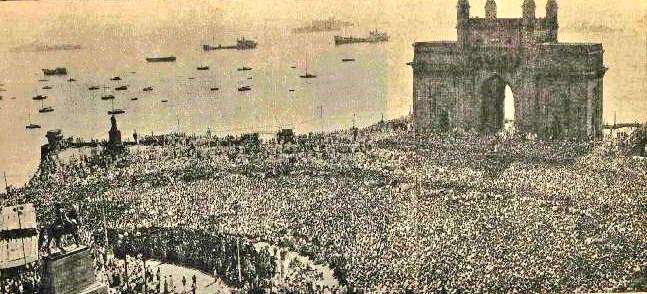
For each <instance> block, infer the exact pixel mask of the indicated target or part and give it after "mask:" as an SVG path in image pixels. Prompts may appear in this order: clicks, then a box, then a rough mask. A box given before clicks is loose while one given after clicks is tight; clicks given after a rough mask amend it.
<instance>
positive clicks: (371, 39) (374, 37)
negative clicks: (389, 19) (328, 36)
mask: <svg viewBox="0 0 647 294" xmlns="http://www.w3.org/2000/svg"><path fill="white" fill-rule="evenodd" d="M388 41H389V35H388V34H387V33H384V32H380V31H378V30H375V31H371V32H369V33H368V37H366V38H356V37H353V36H350V37H342V36H335V45H344V44H352V43H378V42H388Z"/></svg>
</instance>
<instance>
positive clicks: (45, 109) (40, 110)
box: [38, 106, 54, 113]
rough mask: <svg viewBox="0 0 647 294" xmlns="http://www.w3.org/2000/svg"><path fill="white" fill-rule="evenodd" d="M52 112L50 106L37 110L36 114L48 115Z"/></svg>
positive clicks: (52, 109)
mask: <svg viewBox="0 0 647 294" xmlns="http://www.w3.org/2000/svg"><path fill="white" fill-rule="evenodd" d="M52 111H54V108H52V107H51V106H47V107H43V108H41V109H39V110H38V112H40V113H48V112H52Z"/></svg>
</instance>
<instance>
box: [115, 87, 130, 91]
mask: <svg viewBox="0 0 647 294" xmlns="http://www.w3.org/2000/svg"><path fill="white" fill-rule="evenodd" d="M115 90H117V91H126V90H128V86H121V87H117V88H115Z"/></svg>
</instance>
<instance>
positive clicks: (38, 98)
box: [31, 95, 47, 100]
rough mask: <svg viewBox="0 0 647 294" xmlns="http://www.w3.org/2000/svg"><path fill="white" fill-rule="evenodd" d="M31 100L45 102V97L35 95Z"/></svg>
mask: <svg viewBox="0 0 647 294" xmlns="http://www.w3.org/2000/svg"><path fill="white" fill-rule="evenodd" d="M31 99H33V100H45V99H47V96H45V95H36V96H34V97H33V98H31Z"/></svg>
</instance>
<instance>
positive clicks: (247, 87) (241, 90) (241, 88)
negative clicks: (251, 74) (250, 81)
mask: <svg viewBox="0 0 647 294" xmlns="http://www.w3.org/2000/svg"><path fill="white" fill-rule="evenodd" d="M251 90H252V87H250V86H242V87H240V88H238V91H239V92H245V91H251Z"/></svg>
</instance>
